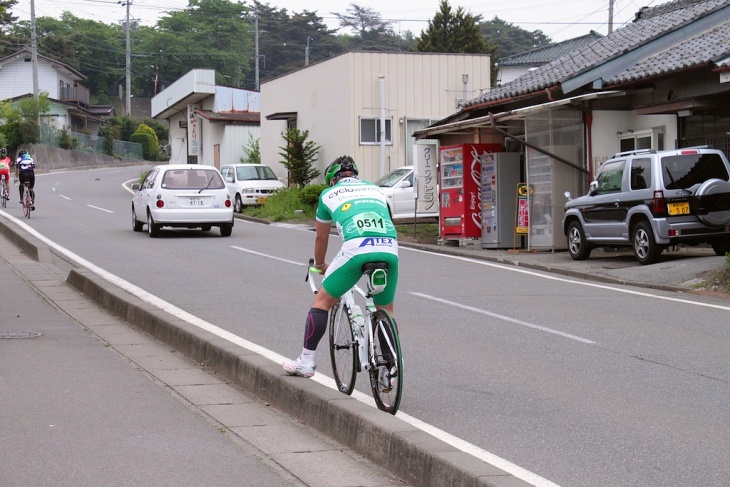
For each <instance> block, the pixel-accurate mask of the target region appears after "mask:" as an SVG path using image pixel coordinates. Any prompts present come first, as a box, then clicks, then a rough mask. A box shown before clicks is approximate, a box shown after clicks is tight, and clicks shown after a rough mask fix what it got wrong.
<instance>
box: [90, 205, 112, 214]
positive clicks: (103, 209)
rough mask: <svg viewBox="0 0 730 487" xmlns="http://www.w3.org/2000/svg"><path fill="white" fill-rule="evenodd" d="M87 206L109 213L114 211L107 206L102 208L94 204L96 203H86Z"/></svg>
mask: <svg viewBox="0 0 730 487" xmlns="http://www.w3.org/2000/svg"><path fill="white" fill-rule="evenodd" d="M86 206H88V207H89V208H93V209H95V210H99V211H106V212H107V213H114V212H113V211H112V210H107V209H105V208H100V207H98V206H94V205H86Z"/></svg>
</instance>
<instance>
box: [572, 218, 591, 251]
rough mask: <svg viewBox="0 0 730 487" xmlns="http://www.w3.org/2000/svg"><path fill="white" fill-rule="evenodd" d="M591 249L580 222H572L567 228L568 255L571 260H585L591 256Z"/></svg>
mask: <svg viewBox="0 0 730 487" xmlns="http://www.w3.org/2000/svg"><path fill="white" fill-rule="evenodd" d="M591 250H592V249H591V247H590V246H589V245H588V242H587V241H586V234H585V232H584V231H583V227H581V225H580V222H578V221H572V222H570V225H569V226H568V253H569V254H570V256H571V257H572V258H573V260H586V259H587V258H588V257H590V255H591Z"/></svg>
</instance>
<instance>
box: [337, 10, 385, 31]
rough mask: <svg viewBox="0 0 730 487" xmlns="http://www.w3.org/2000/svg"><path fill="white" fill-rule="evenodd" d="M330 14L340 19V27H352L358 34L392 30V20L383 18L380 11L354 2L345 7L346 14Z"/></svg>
mask: <svg viewBox="0 0 730 487" xmlns="http://www.w3.org/2000/svg"><path fill="white" fill-rule="evenodd" d="M332 15H334V16H335V17H337V18H338V19H339V20H340V27H341V28H349V29H352V30H353V31H355V32H356V33H357V34H358V35H360V36H363V35H365V34H367V33H369V32H380V33H385V32H392V29H391V26H392V22H387V21H385V20H383V19H382V18H381V17H380V13H378V12H376V11H375V10H373V9H371V8H369V7H361V6H359V5H357V4H355V3H351V4H350V6H349V7H348V8H347V14H338V13H336V12H332Z"/></svg>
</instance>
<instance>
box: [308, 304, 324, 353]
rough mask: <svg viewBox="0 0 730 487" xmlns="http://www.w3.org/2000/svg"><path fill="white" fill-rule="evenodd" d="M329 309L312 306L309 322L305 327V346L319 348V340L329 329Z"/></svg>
mask: <svg viewBox="0 0 730 487" xmlns="http://www.w3.org/2000/svg"><path fill="white" fill-rule="evenodd" d="M327 316H328V313H327V311H325V310H323V309H317V308H312V309H310V310H309V313H307V323H306V325H305V327H304V348H306V349H307V350H317V345H319V341H320V340H321V339H322V337H323V336H324V333H325V332H326V331H327Z"/></svg>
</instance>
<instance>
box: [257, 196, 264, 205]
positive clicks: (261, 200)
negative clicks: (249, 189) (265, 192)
mask: <svg viewBox="0 0 730 487" xmlns="http://www.w3.org/2000/svg"><path fill="white" fill-rule="evenodd" d="M264 201H266V198H260V197H259V198H258V199H257V200H256V203H258V204H259V205H263V204H264Z"/></svg>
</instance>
